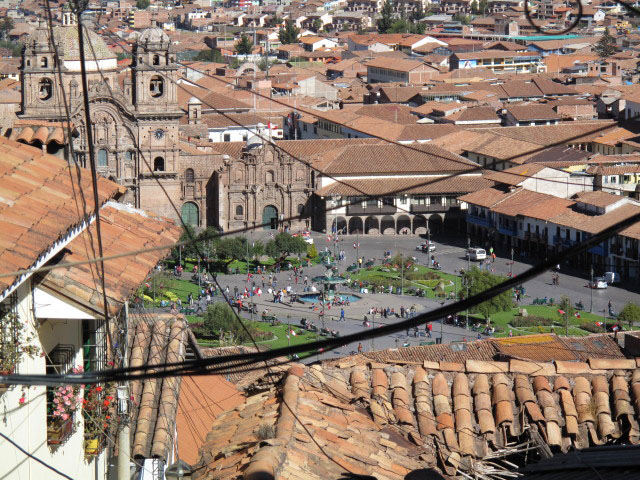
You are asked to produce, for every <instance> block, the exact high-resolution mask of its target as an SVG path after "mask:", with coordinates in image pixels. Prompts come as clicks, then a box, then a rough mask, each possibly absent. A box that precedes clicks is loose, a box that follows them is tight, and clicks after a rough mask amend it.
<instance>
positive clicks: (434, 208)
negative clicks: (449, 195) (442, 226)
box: [410, 204, 459, 213]
mask: <svg viewBox="0 0 640 480" xmlns="http://www.w3.org/2000/svg"><path fill="white" fill-rule="evenodd" d="M458 206H459V205H441V204H431V205H418V204H415V205H414V204H412V205H411V207H410V211H411V213H429V212H447V211H449V210H450V209H451V208H456V207H458Z"/></svg>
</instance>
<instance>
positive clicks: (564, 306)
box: [558, 295, 576, 336]
mask: <svg viewBox="0 0 640 480" xmlns="http://www.w3.org/2000/svg"><path fill="white" fill-rule="evenodd" d="M575 313H576V309H575V308H574V307H573V304H572V303H571V299H570V298H569V297H567V296H566V295H562V296H561V297H560V302H559V303H558V315H559V316H560V321H561V322H562V323H563V324H564V326H565V334H566V335H567V336H568V335H569V319H570V318H571V317H573V316H574V315H575Z"/></svg>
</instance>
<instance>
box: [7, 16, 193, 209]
mask: <svg viewBox="0 0 640 480" xmlns="http://www.w3.org/2000/svg"><path fill="white" fill-rule="evenodd" d="M53 36H54V38H53V41H54V42H55V45H56V46H57V50H58V56H59V62H60V69H61V71H62V75H61V77H62V82H60V75H59V74H58V66H57V65H56V63H55V62H56V60H55V50H54V48H53V47H52V42H51V41H50V33H49V29H48V28H46V27H45V26H41V27H39V28H38V29H37V30H36V31H35V32H34V33H33V34H32V35H31V36H30V37H29V38H28V40H27V42H26V44H25V48H24V51H23V56H22V66H21V81H22V104H21V111H20V112H19V113H18V122H16V126H15V127H14V129H25V128H27V127H29V124H30V122H31V123H32V124H34V125H42V124H43V122H52V123H58V124H64V125H66V120H67V118H68V117H67V115H68V116H69V117H70V119H71V122H72V124H73V126H74V128H75V131H76V134H75V135H74V136H73V138H72V139H71V141H69V139H68V138H65V142H64V143H65V146H64V149H65V156H66V157H67V158H70V157H71V156H72V155H73V157H74V159H75V160H76V161H77V162H78V163H79V164H80V165H82V166H88V165H89V159H88V155H89V148H88V145H87V144H86V128H87V125H86V120H85V111H84V105H83V89H82V81H81V72H80V63H81V62H80V48H79V44H78V28H77V24H76V20H75V17H74V15H73V14H72V13H71V12H69V11H65V12H63V21H62V25H61V26H56V27H54V28H53ZM84 43H85V58H86V61H85V65H86V70H87V81H88V96H89V104H90V116H91V126H90V128H91V129H92V133H93V138H94V149H95V161H96V167H97V171H98V173H100V174H101V175H103V176H105V177H107V178H110V179H112V180H114V181H116V182H117V183H119V184H121V185H123V186H125V187H126V188H127V194H126V196H125V198H124V201H125V202H128V203H131V204H133V205H135V206H136V207H140V208H144V209H148V210H151V211H154V212H156V213H158V214H161V215H164V216H168V217H175V216H176V215H175V214H174V212H173V209H172V207H171V206H170V203H169V202H168V201H166V197H165V193H164V192H163V190H164V191H166V192H168V193H169V195H170V196H171V197H172V199H175V198H179V196H180V195H179V193H180V192H179V187H180V182H179V179H178V176H179V171H180V170H179V157H180V155H179V153H180V152H179V149H178V137H179V120H180V118H181V117H182V116H183V115H184V112H182V110H180V108H179V107H178V102H177V92H176V90H177V86H176V83H175V82H176V81H177V75H178V73H177V72H178V65H177V64H176V63H175V55H174V53H172V51H171V48H170V45H171V43H170V41H169V37H168V36H167V35H166V34H165V33H164V32H163V31H162V30H161V29H160V28H154V27H152V28H148V29H146V30H144V31H142V32H141V33H140V35H139V36H138V38H137V41H136V43H135V44H134V46H133V59H132V64H131V69H130V75H129V76H126V77H125V78H124V81H123V82H122V83H120V82H119V79H118V75H119V71H118V64H117V59H116V57H115V55H114V54H113V53H112V52H111V51H110V50H109V48H108V47H107V46H106V44H105V43H104V41H103V40H102V38H101V37H100V36H99V35H98V34H96V33H95V32H93V31H91V30H89V29H85V30H84ZM15 133H17V134H19V133H20V132H15ZM65 134H66V130H65ZM154 175H155V177H156V178H154ZM163 199H165V200H163Z"/></svg>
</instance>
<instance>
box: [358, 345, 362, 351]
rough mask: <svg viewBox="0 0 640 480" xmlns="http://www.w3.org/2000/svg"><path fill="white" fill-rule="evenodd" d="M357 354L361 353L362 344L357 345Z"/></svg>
mask: <svg viewBox="0 0 640 480" xmlns="http://www.w3.org/2000/svg"><path fill="white" fill-rule="evenodd" d="M358 353H362V343H358Z"/></svg>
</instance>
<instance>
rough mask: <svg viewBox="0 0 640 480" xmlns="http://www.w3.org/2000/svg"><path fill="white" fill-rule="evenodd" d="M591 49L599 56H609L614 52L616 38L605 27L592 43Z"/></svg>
mask: <svg viewBox="0 0 640 480" xmlns="http://www.w3.org/2000/svg"><path fill="white" fill-rule="evenodd" d="M593 51H594V52H595V54H596V55H598V56H599V57H600V58H605V57H610V56H611V55H613V54H614V53H616V39H615V38H613V36H611V34H610V33H609V29H608V28H605V30H604V33H603V34H602V36H601V37H600V40H598V43H596V44H595V45H594V47H593Z"/></svg>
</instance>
